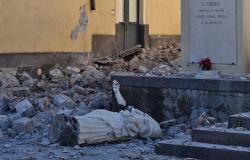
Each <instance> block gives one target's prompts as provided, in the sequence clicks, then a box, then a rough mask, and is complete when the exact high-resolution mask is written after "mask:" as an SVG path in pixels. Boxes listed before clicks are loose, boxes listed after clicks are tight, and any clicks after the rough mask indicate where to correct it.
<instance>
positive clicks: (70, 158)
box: [0, 135, 180, 160]
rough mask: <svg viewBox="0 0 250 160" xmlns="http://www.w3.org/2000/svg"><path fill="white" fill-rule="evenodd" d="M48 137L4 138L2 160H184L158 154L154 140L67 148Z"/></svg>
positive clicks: (2, 141)
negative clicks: (51, 141)
mask: <svg viewBox="0 0 250 160" xmlns="http://www.w3.org/2000/svg"><path fill="white" fill-rule="evenodd" d="M34 137H36V138H34ZM37 137H38V138H37ZM39 137H40V138H39ZM45 137H46V136H42V135H40V136H39V135H32V136H27V135H25V136H18V137H16V138H14V139H2V140H1V141H0V159H1V160H16V159H20V160H44V159H56V160H78V159H84V160H180V159H177V158H173V157H172V158H171V157H165V156H157V155H155V153H154V146H155V143H157V141H152V140H131V141H128V142H120V143H116V144H106V145H96V146H85V147H80V146H75V147H64V146H59V145H58V144H52V145H51V144H49V142H48V140H47V139H46V138H45Z"/></svg>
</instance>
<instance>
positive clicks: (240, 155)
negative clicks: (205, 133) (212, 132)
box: [155, 139, 250, 160]
mask: <svg viewBox="0 0 250 160" xmlns="http://www.w3.org/2000/svg"><path fill="white" fill-rule="evenodd" d="M155 152H156V154H158V155H166V156H176V157H182V158H195V159H202V160H249V159H250V149H249V148H245V147H233V146H225V145H216V144H207V143H199V142H191V141H190V140H185V139H184V140H183V139H172V140H165V141H162V142H160V143H159V144H158V145H156V148H155Z"/></svg>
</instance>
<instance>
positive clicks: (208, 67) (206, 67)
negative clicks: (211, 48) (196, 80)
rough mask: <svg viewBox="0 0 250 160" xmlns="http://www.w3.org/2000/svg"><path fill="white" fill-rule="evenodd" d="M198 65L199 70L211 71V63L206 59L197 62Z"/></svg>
mask: <svg viewBox="0 0 250 160" xmlns="http://www.w3.org/2000/svg"><path fill="white" fill-rule="evenodd" d="M199 65H200V69H201V70H206V71H207V70H211V69H212V61H211V59H210V58H209V57H208V58H202V59H201V60H200V61H199Z"/></svg>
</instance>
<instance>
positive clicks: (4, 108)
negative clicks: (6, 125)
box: [0, 97, 9, 114]
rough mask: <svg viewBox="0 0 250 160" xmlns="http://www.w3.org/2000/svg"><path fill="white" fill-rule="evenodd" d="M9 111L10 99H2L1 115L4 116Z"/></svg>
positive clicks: (0, 99)
mask: <svg viewBox="0 0 250 160" xmlns="http://www.w3.org/2000/svg"><path fill="white" fill-rule="evenodd" d="M8 109H9V99H7V98H4V97H0V114H3V113H4V112H5V111H7V110H8Z"/></svg>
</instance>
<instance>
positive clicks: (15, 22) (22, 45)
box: [0, 0, 115, 53]
mask: <svg viewBox="0 0 250 160" xmlns="http://www.w3.org/2000/svg"><path fill="white" fill-rule="evenodd" d="M84 2H85V3H86V11H87V15H88V26H87V30H86V32H80V33H79V34H78V38H77V40H75V41H72V39H71V31H72V30H73V29H74V28H75V27H76V26H77V25H78V23H79V19H80V11H81V10H80V7H81V6H82V5H83V3H84ZM96 6H97V10H95V11H90V7H89V1H88V0H74V1H72V0H22V1H20V0H11V1H9V0H0V53H17V52H26V53H27V52H32V53H34V52H89V51H91V38H92V34H107V35H110V34H112V35H114V34H115V15H113V14H112V10H114V9H115V1H114V0H105V1H104V0H97V1H96Z"/></svg>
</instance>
